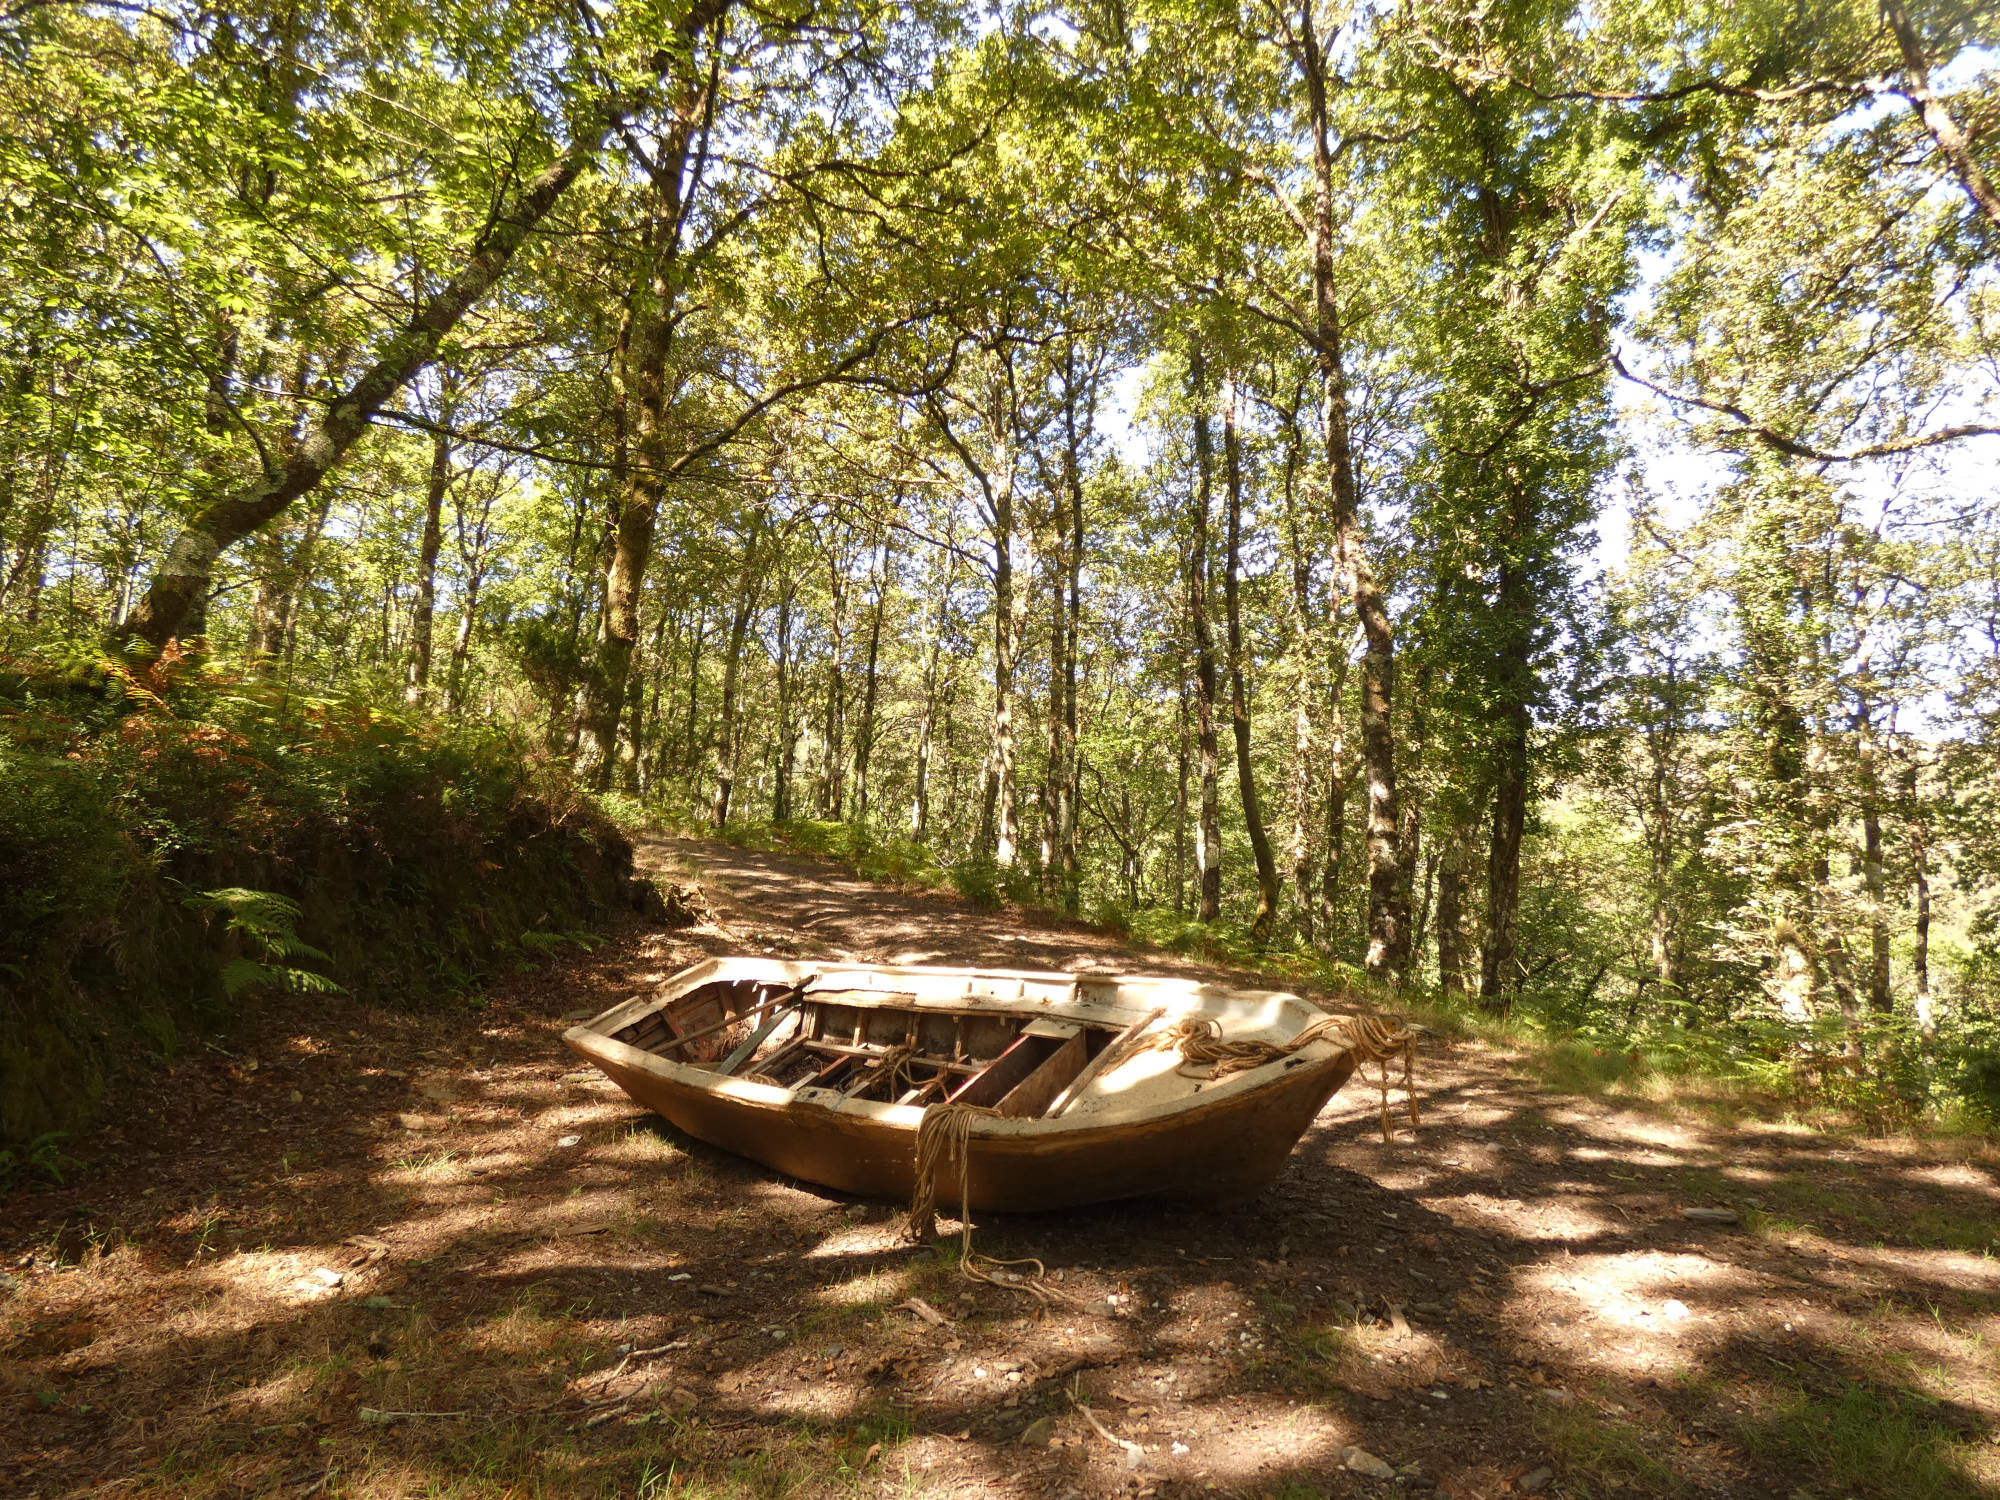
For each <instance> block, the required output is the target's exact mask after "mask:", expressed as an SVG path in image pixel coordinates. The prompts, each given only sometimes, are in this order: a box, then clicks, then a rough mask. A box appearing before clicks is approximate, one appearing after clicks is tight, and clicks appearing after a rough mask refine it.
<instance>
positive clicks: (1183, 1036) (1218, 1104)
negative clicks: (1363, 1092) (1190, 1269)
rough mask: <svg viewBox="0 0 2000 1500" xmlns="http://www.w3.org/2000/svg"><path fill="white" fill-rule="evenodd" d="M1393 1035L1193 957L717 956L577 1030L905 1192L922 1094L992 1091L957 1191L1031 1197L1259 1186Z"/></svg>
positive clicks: (692, 1094)
mask: <svg viewBox="0 0 2000 1500" xmlns="http://www.w3.org/2000/svg"><path fill="white" fill-rule="evenodd" d="M1388 1035H1389V1033H1388V1032H1387V1031H1386V1029H1385V1028H1384V1027H1382V1026H1381V1025H1380V1024H1379V1023H1371V1022H1369V1021H1367V1020H1365V1019H1364V1020H1359V1021H1355V1020H1349V1019H1347V1018H1338V1017H1328V1016H1326V1015H1325V1014H1324V1013H1322V1012H1321V1011H1320V1010H1318V1009H1317V1008H1315V1007H1313V1006H1311V1005H1309V1004H1307V1003H1306V1002H1305V1001H1304V1000H1301V999H1300V998H1299V997H1297V996H1295V995H1289V994H1284V993H1280V992H1275V991H1258V990H1225V989H1220V988H1217V987H1214V986H1211V985H1205V984H1200V983H1197V982H1195V981H1192V980H1186V979H1169V978H1138V977H1117V976H1099V975H1094V974H1089V975H1073V974H1054V973H1026V972H1010V971H1000V970H974V969H946V968H918V967H894V966H874V965H844V964H809V963H798V962H787V961H783V960H779V959H767V958H715V959H709V960H707V961H705V962H703V963H700V964H697V965H695V966H694V967H693V968H691V969H688V970H686V971H685V972H683V973H681V974H679V975H676V976H675V977H674V978H673V979H671V980H669V981H668V982H667V983H666V984H664V985H663V986H661V988H660V989H659V991H658V992H657V993H656V994H653V995H648V996H642V997H636V998H634V999H632V1000H630V1001H628V1002H626V1003H625V1004H623V1005H618V1006H614V1007H612V1008H611V1009H610V1010H607V1011H605V1012H604V1013H603V1014H602V1015H600V1016H598V1017H596V1018H595V1019H594V1020H591V1021H588V1022H586V1023H584V1024H583V1025H580V1026H574V1027H572V1028H571V1029H570V1030H569V1031H568V1032H567V1033H565V1034H564V1037H563V1040H564V1041H565V1042H566V1043H567V1044H568V1045H569V1046H570V1048H571V1049H572V1050H574V1051H575V1052H576V1053H577V1054H578V1055H580V1056H582V1057H583V1058H585V1059H587V1060H588V1061H589V1062H591V1063H592V1064H594V1065H595V1066H596V1067H598V1068H600V1069H602V1070H603V1072H604V1073H605V1074H607V1075H608V1076H609V1077H610V1078H611V1079H612V1080H613V1081H615V1082H616V1083H617V1084H618V1086H619V1087H620V1088H622V1089H624V1090H625V1092H626V1093H627V1094H629V1095H631V1096H632V1098H633V1099H634V1100H636V1101H637V1102H638V1103H640V1104H642V1105H644V1106H646V1107H647V1108H649V1109H652V1110H655V1111H657V1112H658V1113H659V1114H661V1115H664V1116H665V1117H666V1118H667V1119H669V1120H671V1121H672V1122H673V1123H674V1124H675V1125H677V1126H679V1127H680V1128H681V1129H682V1130H685V1131H686V1132H687V1133H688V1134H690V1135H692V1136H696V1137H698V1138H699V1139H701V1140H704V1141H708V1142H710V1143H711V1144H713V1145H716V1146H721V1147H723V1148H724V1149H726V1150H729V1151H734V1152H737V1153H738V1154H740V1155H743V1156H747V1157H749V1158H751V1159H752V1160H754V1161H758V1162H762V1163H764V1164H765V1165H766V1166H770V1167H775V1168H776V1169H777V1170H779V1171H781V1172H786V1173H789V1174H791V1175H792V1176H794V1177H798V1178H802V1179H804V1180H805V1181H807V1182H814V1183H819V1184H821V1185H822V1186H825V1187H829V1188H833V1189H836V1190H838V1191H841V1192H846V1193H855V1194H859V1195H862V1196H865V1197H876V1198H907V1197H908V1196H909V1195H910V1192H911V1189H912V1185H913V1182H914V1177H915V1171H916V1155H917V1152H916V1140H917V1133H918V1128H919V1126H920V1125H921V1124H922V1122H923V1119H924V1115H925V1111H926V1109H927V1108H929V1107H931V1106H933V1105H936V1104H941V1103H955V1104H962V1105H974V1106H983V1107H984V1109H983V1110H981V1111H980V1112H978V1114H977V1116H976V1118H973V1119H971V1120H970V1121H969V1122H967V1123H966V1125H965V1130H966V1147H967V1156H968V1162H969V1165H968V1167H967V1174H966V1176H965V1177H964V1179H963V1180H961V1178H960V1173H959V1170H958V1168H957V1167H953V1168H952V1169H951V1171H950V1172H949V1175H948V1176H947V1178H946V1179H945V1181H944V1182H942V1183H940V1184H938V1186H939V1187H940V1188H941V1189H942V1192H941V1194H940V1196H941V1197H942V1198H943V1199H944V1201H946V1202H948V1203H951V1204H954V1205H955V1204H957V1203H958V1202H959V1200H960V1197H961V1192H964V1193H965V1194H966V1195H967V1196H969V1200H970V1202H971V1205H972V1206H973V1207H974V1208H983V1209H994V1210H1003V1211H1009V1210H1011V1211H1030V1210H1039V1209H1052V1208H1064V1207H1069V1206H1072V1205H1076V1204H1082V1203H1095V1202H1101V1201H1104V1200H1108V1199H1115V1198H1131V1197H1138V1196H1141V1195H1149V1194H1161V1195H1168V1196H1173V1197H1180V1198H1189V1199H1197V1200H1205V1201H1227V1200H1231V1199H1237V1198H1242V1197H1245V1196H1247V1195H1249V1194H1251V1193H1255V1192H1256V1191H1258V1190H1259V1189H1261V1188H1262V1187H1264V1186H1265V1185H1266V1184H1267V1183H1269V1182H1270V1181H1271V1180H1272V1179H1273V1178H1275V1177H1276V1176H1277V1175H1278V1173H1279V1171H1280V1170H1281V1169H1282V1168H1283V1166H1284V1162H1285V1157H1286V1156H1287V1154H1288V1153H1289V1152H1290V1151H1291V1149H1292V1146H1293V1145H1294V1144H1295V1143H1296V1142H1297V1141H1298V1139H1299V1137H1300V1135H1302V1134H1303V1133H1304V1131H1305V1128H1306V1126H1307V1125H1308V1124H1310V1123H1311V1121H1312V1118H1313V1116H1314V1115H1316V1114H1317V1113H1318V1112H1319V1110H1320V1107H1321V1106H1322V1105H1323V1104H1325V1103H1326V1101H1327V1100H1328V1099H1329V1098H1331V1097H1332V1096H1333V1094H1334V1093H1335V1092H1336V1091H1337V1090H1338V1089H1339V1088H1340V1086H1341V1085H1342V1084H1343V1083H1345V1082H1346V1081H1347V1079H1348V1076H1349V1075H1350V1074H1351V1073H1352V1072H1353V1071H1354V1068H1355V1065H1356V1063H1357V1061H1358V1060H1359V1059H1360V1058H1361V1057H1364V1056H1368V1057H1379V1056H1383V1055H1385V1052H1387V1051H1394V1050H1400V1047H1401V1043H1402V1041H1403V1040H1405V1039H1406V1038H1407V1033H1402V1034H1400V1035H1399V1036H1394V1037H1390V1039H1389V1042H1388V1044H1387V1045H1386V1046H1385V1045H1384V1042H1383V1038H1384V1037H1385V1036H1388ZM1190 1039H1192V1040H1190ZM1218 1062H1219V1063H1220V1064H1221V1065H1220V1066H1216V1064H1217V1063H1218ZM986 1111H991V1113H990V1114H988V1113H986ZM964 1113H972V1112H971V1111H964Z"/></svg>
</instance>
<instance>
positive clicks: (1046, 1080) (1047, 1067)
mask: <svg viewBox="0 0 2000 1500" xmlns="http://www.w3.org/2000/svg"><path fill="white" fill-rule="evenodd" d="M1089 1060H1090V1047H1089V1044H1088V1041H1087V1040H1086V1038H1085V1035H1084V1033H1083V1032H1081V1031H1079V1032H1077V1033H1075V1034H1074V1035H1073V1036H1071V1037H1070V1039H1069V1040H1068V1041H1066V1042H1061V1043H1059V1044H1057V1046H1056V1050H1055V1051H1053V1052H1051V1053H1050V1054H1049V1055H1048V1057H1047V1058H1046V1059H1044V1060H1043V1062H1042V1065H1041V1066H1040V1067H1039V1068H1037V1069H1035V1071H1034V1072H1032V1073H1030V1074H1029V1075H1028V1076H1027V1077H1026V1078H1023V1079H1022V1080H1021V1081H1020V1082H1019V1083H1017V1084H1015V1085H1014V1087H1013V1088H1011V1089H1009V1090H1008V1091H1007V1097H1006V1098H1004V1099H1002V1100H1001V1101H1000V1113H1001V1114H1003V1115H1005V1116H1007V1117H1008V1118H1009V1119H1027V1120H1033V1119H1037V1118H1039V1117H1040V1115H1041V1113H1042V1111H1043V1110H1045V1109H1047V1108H1048V1107H1049V1103H1050V1101H1051V1100H1053V1099H1054V1098H1055V1096H1056V1095H1057V1094H1060V1093H1061V1092H1062V1091H1063V1089H1064V1088H1065V1087H1066V1086H1067V1085H1068V1084H1069V1082H1070V1080H1072V1079H1073V1078H1075V1077H1076V1075H1077V1074H1078V1073H1081V1072H1082V1071H1083V1066H1084V1064H1085V1063H1086V1062H1088V1061H1089Z"/></svg>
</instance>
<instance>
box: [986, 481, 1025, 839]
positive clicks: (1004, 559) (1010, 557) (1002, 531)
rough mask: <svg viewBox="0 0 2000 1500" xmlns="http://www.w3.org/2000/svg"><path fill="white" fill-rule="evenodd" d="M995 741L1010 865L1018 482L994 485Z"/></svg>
mask: <svg viewBox="0 0 2000 1500" xmlns="http://www.w3.org/2000/svg"><path fill="white" fill-rule="evenodd" d="M994 501H995V505H994V515H993V551H994V563H993V746H992V750H991V753H990V759H989V765H990V766H991V771H990V776H991V801H992V806H993V811H992V813H991V815H990V817H989V819H988V822H989V824H990V826H991V830H992V841H993V862H994V863H995V864H997V865H999V866H1000V868H1001V869H1003V870H1005V869H1011V868H1012V867H1013V865H1014V861H1015V859H1016V857H1017V855H1018V852H1019V849H1020V841H1021V824H1020V812H1019V810H1018V809H1017V808H1016V807H1015V805H1014V799H1015V790H1014V484H1013V476H1012V475H1011V474H1009V475H1008V476H1007V480H1006V482H1005V483H1003V484H1000V485H997V486H996V487H995V490H994Z"/></svg>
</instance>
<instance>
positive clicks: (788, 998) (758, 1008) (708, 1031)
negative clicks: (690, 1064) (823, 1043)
mask: <svg viewBox="0 0 2000 1500" xmlns="http://www.w3.org/2000/svg"><path fill="white" fill-rule="evenodd" d="M811 983H812V981H811V980H810V979H806V980H802V981H801V982H800V983H799V984H797V985H795V986H793V987H792V988H791V989H788V990H786V991H785V993H784V994H782V995H780V996H778V997H777V998H776V999H775V1000H766V1001H765V1002H764V1003H763V1004H762V1005H753V1006H751V1007H750V1008H749V1009H748V1010H740V1011H738V1012H737V1013H736V1014H735V1015H733V1016H724V1017H723V1018H722V1019H721V1020H720V1021H717V1022H716V1023H715V1024H714V1025H713V1026H708V1027H704V1028H703V1029H702V1030H700V1031H695V1032H689V1033H688V1034H686V1035H685V1036H682V1037H680V1038H679V1040H677V1041H676V1042H675V1043H674V1046H675V1048H676V1049H680V1048H685V1047H686V1046H687V1044H688V1043H689V1042H699V1041H701V1040H703V1039H704V1038H706V1037H710V1036H713V1035H714V1034H715V1033H716V1032H718V1031H725V1030H727V1029H728V1028H729V1027H731V1026H734V1025H735V1024H736V1023H737V1022H738V1021H747V1020H749V1019H750V1018H751V1017H752V1016H754V1015H757V1014H759V1013H760V1012H763V1011H767V1010H770V1009H772V1008H774V1007H776V1006H780V1005H790V1004H791V1003H792V1002H793V1001H794V1000H796V999H798V998H799V994H800V992H801V991H802V990H804V988H805V987H806V985H809V984H811Z"/></svg>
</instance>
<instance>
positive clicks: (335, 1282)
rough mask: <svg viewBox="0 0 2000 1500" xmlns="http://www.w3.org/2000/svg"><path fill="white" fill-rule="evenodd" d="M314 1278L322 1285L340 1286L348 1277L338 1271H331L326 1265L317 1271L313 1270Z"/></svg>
mask: <svg viewBox="0 0 2000 1500" xmlns="http://www.w3.org/2000/svg"><path fill="white" fill-rule="evenodd" d="M313 1280H314V1281H317V1282H318V1283H319V1284H320V1285H321V1286H339V1285H340V1284H341V1283H342V1282H343V1281H345V1280H347V1278H346V1277H345V1276H343V1275H341V1274H340V1272H338V1271H330V1270H328V1269H327V1268H326V1267H325V1266H321V1267H320V1268H319V1269H318V1270H317V1271H315V1272H313Z"/></svg>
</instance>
